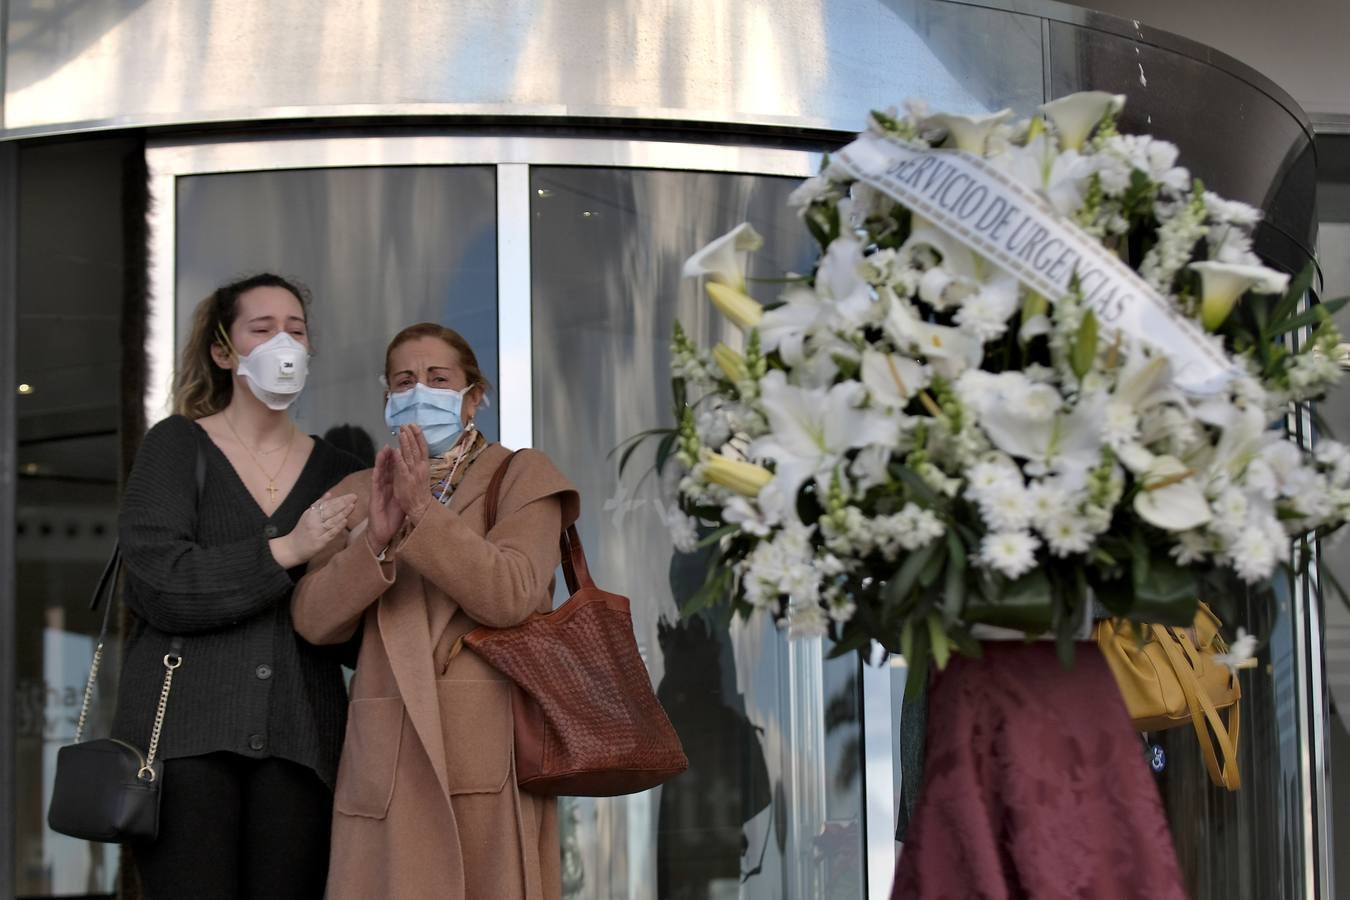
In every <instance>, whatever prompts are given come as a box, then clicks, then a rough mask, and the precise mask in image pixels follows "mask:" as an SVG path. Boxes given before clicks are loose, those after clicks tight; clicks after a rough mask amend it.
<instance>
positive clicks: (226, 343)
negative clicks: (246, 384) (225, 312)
mask: <svg viewBox="0 0 1350 900" xmlns="http://www.w3.org/2000/svg"><path fill="white" fill-rule="evenodd" d="M216 334H218V335H220V341H219V342H218V343H219V344H220V345H221V346H222V347H224V348H225V350H226V351H227V352H228V353H229V354H230V355H231V356H233V357H234V358H235V359H239V358H240V356H239V351H238V350H236V349H234V342H233V341H231V340H230V336H229V334H227V333H226V331H225V326H224V325H222V324H220V323H219V322H217V323H216Z"/></svg>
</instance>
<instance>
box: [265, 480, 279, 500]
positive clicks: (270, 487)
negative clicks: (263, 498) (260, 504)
mask: <svg viewBox="0 0 1350 900" xmlns="http://www.w3.org/2000/svg"><path fill="white" fill-rule="evenodd" d="M267 499H268V500H272V501H275V500H276V499H277V486H276V485H275V484H273V483H272V482H270V481H269V482H267Z"/></svg>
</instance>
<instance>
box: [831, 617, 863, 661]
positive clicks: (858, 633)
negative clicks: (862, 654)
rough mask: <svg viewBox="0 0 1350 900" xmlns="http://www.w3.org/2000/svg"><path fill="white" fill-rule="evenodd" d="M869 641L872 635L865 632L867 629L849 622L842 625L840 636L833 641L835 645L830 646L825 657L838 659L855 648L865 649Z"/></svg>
mask: <svg viewBox="0 0 1350 900" xmlns="http://www.w3.org/2000/svg"><path fill="white" fill-rule="evenodd" d="M871 643H872V637H871V635H869V634H868V633H867V629H865V628H863V627H861V626H859V625H857V624H856V623H854V622H849V623H848V624H847V625H845V626H844V633H843V634H842V635H841V636H840V638H839V641H838V642H837V643H835V645H834V646H833V647H831V648H830V652H829V653H828V654H826V658H827V659H838V658H839V657H841V656H844V655H846V654H849V653H852V652H854V651H855V650H862V649H865V648H866V647H868V646H869V645H871Z"/></svg>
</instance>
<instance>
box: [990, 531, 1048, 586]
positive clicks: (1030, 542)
mask: <svg viewBox="0 0 1350 900" xmlns="http://www.w3.org/2000/svg"><path fill="white" fill-rule="evenodd" d="M1040 545H1041V544H1040V541H1038V540H1036V538H1035V537H1034V536H1033V535H1031V534H1028V533H1027V532H1025V531H999V532H994V533H992V534H987V535H985V536H984V539H983V540H982V541H981V542H980V561H981V562H982V563H984V564H985V565H986V566H988V567H989V568H991V569H993V570H995V571H996V572H999V573H1000V574H1002V575H1005V576H1007V577H1008V578H1021V577H1022V576H1023V575H1025V574H1026V573H1027V572H1030V571H1031V570H1032V569H1033V568H1035V566H1036V548H1038V547H1039V546H1040Z"/></svg>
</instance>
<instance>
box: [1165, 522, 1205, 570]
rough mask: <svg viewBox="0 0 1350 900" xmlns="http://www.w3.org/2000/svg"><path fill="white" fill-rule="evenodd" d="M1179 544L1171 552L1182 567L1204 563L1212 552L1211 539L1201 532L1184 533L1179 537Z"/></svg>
mask: <svg viewBox="0 0 1350 900" xmlns="http://www.w3.org/2000/svg"><path fill="white" fill-rule="evenodd" d="M1176 537H1177V543H1175V544H1173V545H1172V548H1171V550H1170V551H1169V552H1170V553H1171V555H1172V558H1173V559H1175V560H1176V561H1177V565H1180V566H1193V565H1195V564H1196V563H1201V562H1204V561H1205V560H1206V559H1208V558H1209V554H1210V553H1211V552H1212V547H1211V545H1210V541H1209V538H1207V537H1206V536H1205V535H1204V534H1203V533H1202V532H1200V531H1183V532H1181V533H1180V534H1178V535H1177V536H1176Z"/></svg>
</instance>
